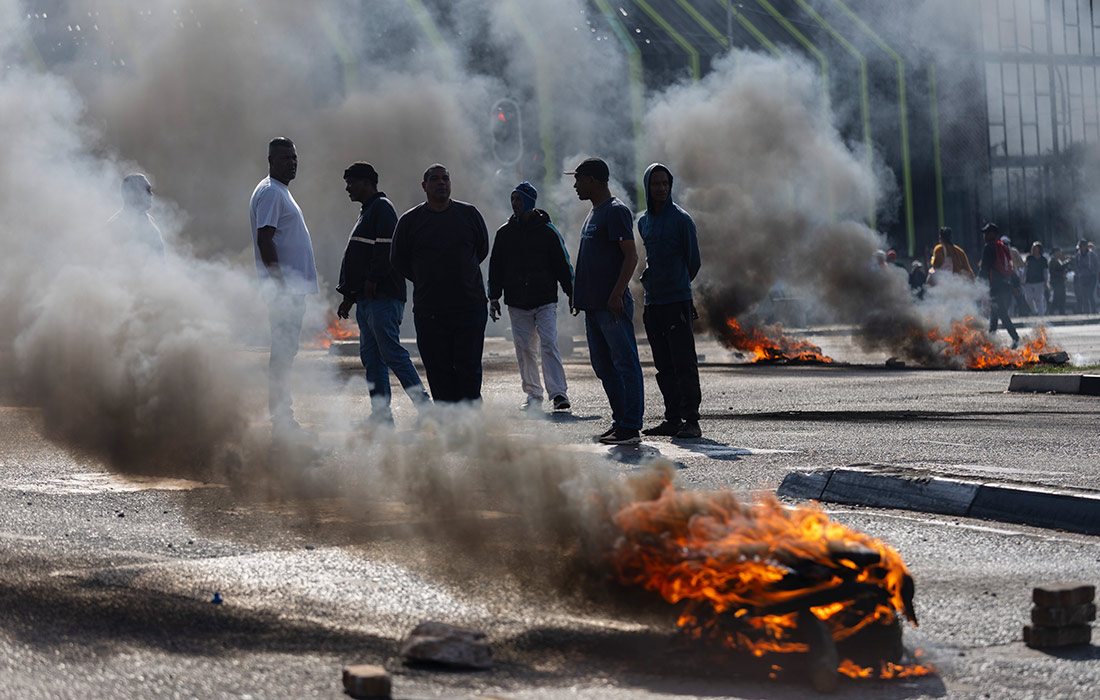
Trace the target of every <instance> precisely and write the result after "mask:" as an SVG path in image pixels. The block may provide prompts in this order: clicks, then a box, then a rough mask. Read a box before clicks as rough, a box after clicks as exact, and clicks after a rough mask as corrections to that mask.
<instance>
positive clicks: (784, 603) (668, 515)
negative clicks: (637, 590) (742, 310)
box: [611, 472, 933, 689]
mask: <svg viewBox="0 0 1100 700" xmlns="http://www.w3.org/2000/svg"><path fill="white" fill-rule="evenodd" d="M658 474H660V475H661V476H660V478H657V479H655V480H651V481H648V482H640V484H639V486H638V489H639V496H638V500H637V501H635V502H632V503H630V504H628V505H626V506H624V507H622V508H621V509H620V510H619V511H618V512H617V513H615V514H614V516H613V517H612V520H613V522H614V524H615V525H616V526H617V527H618V528H619V530H620V532H621V536H620V537H619V540H618V542H617V543H616V545H615V547H614V550H613V552H612V554H611V560H612V564H613V566H614V568H615V571H616V575H617V577H618V580H619V582H620V583H623V584H625V585H630V586H641V587H643V588H645V589H646V590H649V591H652V592H654V593H657V594H659V595H660V596H661V597H662V598H664V599H665V600H666V601H668V602H669V603H673V604H683V606H682V608H681V612H680V615H679V620H678V625H679V626H680V627H681V628H683V629H684V630H685V631H686V632H687V633H688V634H689V635H690V636H691V637H693V638H695V639H700V640H706V641H709V642H714V643H717V644H719V645H721V646H723V647H726V648H729V649H733V650H738V651H743V652H747V653H749V654H751V655H753V656H756V657H767V658H775V659H780V658H794V657H799V656H800V657H802V658H801V659H800V661H803V660H805V661H806V662H807V663H808V666H809V669H810V672H811V676H812V679H813V681H814V685H815V686H817V687H819V688H821V689H829V688H831V687H835V683H836V682H837V679H838V674H844V675H847V676H850V677H854V678H862V677H878V678H896V677H903V676H917V675H925V674H928V673H931V672H933V669H932V668H931V667H930V666H925V665H920V664H915V663H907V662H906V660H905V659H904V653H903V652H904V649H903V647H902V646H901V641H900V640H901V630H900V625H899V623H898V619H899V616H904V617H905V618H906V619H908V620H909V621H910V622H912V623H913V624H916V619H917V618H916V612H915V611H914V608H913V594H914V585H913V579H912V577H911V576H910V574H909V571H908V569H907V568H906V566H905V563H904V562H903V561H902V560H901V557H900V556H899V555H898V553H897V552H896V551H895V550H894V549H892V548H891V547H889V546H887V545H885V544H883V543H882V542H880V541H878V540H876V539H874V538H872V537H870V536H868V535H865V534H862V533H859V532H856V531H854V530H852V529H850V528H848V527H846V526H844V525H841V524H839V523H836V522H834V521H832V520H830V519H829V517H828V516H827V515H825V513H824V512H822V511H821V510H819V509H817V508H813V507H800V508H786V507H784V506H782V505H781V504H780V503H779V502H778V501H776V500H775V499H774V498H767V499H764V500H761V501H759V502H757V503H744V502H742V501H741V500H739V499H738V498H737V496H736V495H735V494H733V493H732V492H729V491H719V492H684V491H678V490H676V489H675V488H674V487H673V486H672V484H671V478H670V476H669V473H668V472H658ZM785 663H787V662H786V661H776V662H775V663H773V672H779V671H781V670H782V664H785Z"/></svg>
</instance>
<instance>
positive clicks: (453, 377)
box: [413, 304, 489, 403]
mask: <svg viewBox="0 0 1100 700" xmlns="http://www.w3.org/2000/svg"><path fill="white" fill-rule="evenodd" d="M488 320H489V309H488V307H487V306H486V305H485V304H482V305H481V306H479V307H478V308H476V309H472V310H470V311H457V312H444V313H423V312H414V313H413V322H414V323H415V324H416V347H417V349H418V350H420V359H421V360H422V361H423V362H424V373H425V374H427V375H428V385H429V386H431V388H432V398H434V399H435V400H436V401H437V402H442V403H457V402H459V401H475V402H476V401H480V400H481V351H482V350H483V349H484V347H485V323H486V322H487V321H488Z"/></svg>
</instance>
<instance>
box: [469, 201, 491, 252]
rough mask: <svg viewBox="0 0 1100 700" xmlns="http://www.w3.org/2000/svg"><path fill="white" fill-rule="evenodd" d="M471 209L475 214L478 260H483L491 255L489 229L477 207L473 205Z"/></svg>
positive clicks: (475, 240) (475, 242) (475, 247)
mask: <svg viewBox="0 0 1100 700" xmlns="http://www.w3.org/2000/svg"><path fill="white" fill-rule="evenodd" d="M470 209H471V210H472V211H473V215H474V217H473V218H474V229H475V231H474V250H475V251H476V252H477V261H478V262H481V261H483V260H485V258H487V257H489V229H488V228H487V227H486V226H485V219H484V218H482V216H481V212H479V211H478V210H477V207H475V206H471V207H470Z"/></svg>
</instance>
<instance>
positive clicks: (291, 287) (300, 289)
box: [249, 137, 319, 434]
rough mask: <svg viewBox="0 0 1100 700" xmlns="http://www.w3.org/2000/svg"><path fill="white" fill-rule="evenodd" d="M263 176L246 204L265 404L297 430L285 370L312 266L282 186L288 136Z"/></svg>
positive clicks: (305, 234) (311, 289)
mask: <svg viewBox="0 0 1100 700" xmlns="http://www.w3.org/2000/svg"><path fill="white" fill-rule="evenodd" d="M267 163H268V176H267V177H265V178H264V179H263V180H260V183H259V184H258V185H256V189H255V191H253V193H252V200H251V202H250V204H249V216H250V219H251V223H252V242H253V247H254V252H255V256H256V272H257V275H258V277H259V279H260V286H261V289H262V292H263V295H264V299H265V300H266V301H267V305H268V319H269V320H270V322H271V356H270V359H269V361H268V405H269V408H270V410H271V424H272V428H273V430H274V431H275V432H277V433H283V434H293V433H294V432H295V431H301V426H299V425H298V423H297V421H295V420H294V411H293V410H292V408H291V404H292V400H291V396H290V383H289V379H290V369H291V366H292V365H293V364H294V357H295V355H297V354H298V340H299V336H300V335H301V332H302V318H303V317H304V316H305V309H306V304H305V296H306V295H307V294H316V293H317V292H318V291H319V290H318V287H317V268H316V265H315V263H314V260H313V242H312V241H311V240H310V237H309V229H307V228H306V222H305V218H304V217H303V216H302V209H301V208H300V207H299V206H298V203H297V202H295V201H294V197H293V196H292V195H291V194H290V189H289V188H288V187H287V186H288V185H289V184H290V181H291V180H293V179H294V176H295V175H297V173H298V152H297V150H296V149H295V147H294V142H292V141H291V140H290V139H288V138H283V137H279V138H275V139H272V140H271V142H270V143H269V144H268V147H267Z"/></svg>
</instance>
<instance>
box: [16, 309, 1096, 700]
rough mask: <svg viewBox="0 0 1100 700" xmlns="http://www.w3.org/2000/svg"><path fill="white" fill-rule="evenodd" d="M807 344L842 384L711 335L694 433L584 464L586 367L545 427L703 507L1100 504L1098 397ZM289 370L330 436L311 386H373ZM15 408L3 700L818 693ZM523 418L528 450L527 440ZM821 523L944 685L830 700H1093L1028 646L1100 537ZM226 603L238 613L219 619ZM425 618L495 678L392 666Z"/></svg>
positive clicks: (322, 512)
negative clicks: (837, 474) (891, 591)
mask: <svg viewBox="0 0 1100 700" xmlns="http://www.w3.org/2000/svg"><path fill="white" fill-rule="evenodd" d="M1052 336H1053V339H1054V340H1055V342H1060V343H1061V344H1062V345H1063V347H1065V349H1066V350H1067V351H1069V352H1070V353H1071V354H1072V355H1074V356H1075V358H1077V360H1078V362H1086V363H1087V362H1095V361H1096V359H1097V356H1098V355H1100V327H1097V326H1072V327H1061V328H1058V329H1056V332H1053V333H1052ZM811 339H812V340H815V341H819V344H821V345H822V347H823V349H825V351H826V352H827V353H829V354H830V355H832V356H834V357H835V358H836V359H838V360H845V361H847V362H850V363H853V364H852V365H850V366H840V367H815V366H802V367H797V366H754V365H738V364H734V363H733V362H732V361H733V360H735V359H736V358H733V357H730V356H729V355H728V354H727V353H725V351H724V350H721V349H720V348H718V347H717V346H716V345H714V344H713V343H706V342H701V343H700V352H701V353H703V354H704V355H705V356H706V358H707V361H706V362H705V363H704V367H703V370H702V378H703V384H704V389H703V392H704V410H703V413H704V417H703V418H704V420H703V426H704V431H705V434H704V438H703V439H702V440H699V441H673V440H669V439H667V438H658V439H652V440H647V441H646V442H645V443H644V444H643V445H642V446H641V447H640V448H637V449H634V448H613V449H607V448H602V447H600V446H597V445H594V444H593V443H592V442H591V436H592V435H593V434H596V433H599V432H602V430H603V429H604V428H605V427H606V425H607V424H608V422H609V419H608V417H607V414H608V411H607V408H606V403H605V400H604V398H603V394H602V390H601V388H600V386H599V384H598V382H597V381H596V380H595V378H594V377H593V376H592V374H591V370H590V368H589V367H588V365H587V363H586V362H585V360H584V358H583V355H582V356H578V357H575V358H573V359H571V360H570V361H569V362H568V364H567V374H568V377H569V380H570V387H571V389H570V393H571V399H572V400H573V410H572V412H571V414H569V415H566V416H553V417H548V418H547V419H546V420H548V421H552V422H553V425H552V426H548V427H550V428H551V429H552V432H553V433H554V434H555V435H557V436H558V438H559V439H560V441H561V443H562V444H561V448H560V449H563V450H568V451H571V452H573V453H576V454H578V455H581V456H582V457H583V458H584V459H589V458H590V459H591V460H592V465H593V468H594V469H596V468H604V467H610V468H611V469H612V470H614V471H617V472H619V473H621V474H623V475H629V474H631V473H635V472H637V471H638V470H640V469H641V468H642V464H644V462H645V461H646V460H648V459H650V458H652V457H654V456H657V455H661V456H664V457H666V458H668V459H670V460H671V461H673V462H674V463H676V464H677V466H678V467H679V468H678V469H677V471H676V477H677V479H678V481H679V483H680V484H681V485H682V486H683V487H685V488H690V489H737V490H756V489H760V490H770V489H774V488H775V487H776V486H777V485H778V484H779V482H780V481H781V480H782V478H783V477H784V476H785V475H786V474H787V473H788V472H789V471H792V470H798V469H812V468H818V467H836V466H844V465H850V464H883V465H904V466H906V467H909V468H914V469H919V470H927V471H928V472H929V473H936V474H959V475H978V476H981V477H982V478H988V479H998V480H1007V481H1016V482H1020V483H1037V484H1050V485H1057V486H1061V487H1073V488H1082V489H1089V490H1097V491H1100V459H1098V458H1097V457H1098V456H1100V444H1098V441H1097V440H1096V425H1097V418H1098V417H1100V416H1098V414H1100V399H1096V398H1094V397H1081V396H1065V395H1020V394H1008V393H1007V392H1006V391H1005V390H1006V389H1007V384H1008V377H1009V374H1010V373H1009V372H950V371H939V370H923V369H904V370H887V369H885V368H884V367H883V366H882V362H883V360H884V359H885V358H884V357H878V356H875V355H870V354H867V353H863V352H862V351H859V350H858V349H856V348H855V347H854V346H853V345H852V344H851V343H850V340H849V339H848V338H846V337H844V336H838V335H827V336H826V335H822V336H820V337H813V336H811ZM251 356H252V357H253V359H254V361H255V362H263V361H265V360H266V356H264V355H263V354H262V353H259V352H253V353H251ZM297 368H298V374H297V386H296V394H295V396H296V404H297V406H298V411H299V416H300V418H302V419H303V422H306V423H308V422H310V421H311V419H312V420H316V421H320V420H321V417H322V416H324V415H325V413H326V407H327V405H328V402H329V399H330V396H329V395H328V394H327V393H326V392H327V391H328V389H326V388H325V387H329V386H330V384H328V383H325V382H319V381H316V379H317V378H319V377H332V376H336V377H340V378H343V379H346V380H347V381H358V369H357V366H356V360H355V359H354V358H337V357H333V356H331V355H329V354H327V353H325V352H322V351H303V353H302V354H301V355H300V358H299V362H298V365H297ZM485 368H486V375H485V392H484V393H485V395H486V397H487V406H486V409H485V410H486V411H499V412H500V413H501V414H502V415H505V414H506V415H509V416H511V415H514V414H515V412H514V407H515V406H516V405H518V403H519V402H520V400H521V399H522V393H521V391H520V390H519V386H518V377H517V375H516V372H515V369H514V358H513V357H512V355H511V346H510V344H509V343H507V341H504V340H503V339H490V340H489V341H488V342H487V345H486V363H485ZM646 373H647V384H646V389H647V400H646V405H647V408H646V410H647V424H652V423H654V422H656V421H657V420H659V418H660V399H659V396H658V395H657V392H656V385H655V382H654V381H653V379H652V368H651V367H647V368H646ZM364 393H365V392H364ZM262 399H263V397H262V396H259V397H257V402H258V405H262ZM5 403H7V404H11V405H6V406H4V407H0V438H2V440H3V442H2V444H3V449H2V451H0V510H2V512H3V513H4V518H3V520H2V525H0V597H2V598H3V605H0V650H2V652H0V674H2V675H0V696H3V697H13V698H15V697H19V698H146V697H167V698H174V697H180V698H191V697H196V698H242V697H252V698H276V697H279V698H282V697H294V698H339V697H343V694H342V691H341V688H340V669H341V667H342V666H343V665H346V664H352V663H381V664H382V665H384V666H386V668H387V669H389V670H390V671H391V672H392V673H393V674H394V689H395V690H394V696H395V697H399V698H420V697H447V698H463V697H506V698H532V699H533V698H557V697H581V698H636V697H645V698H693V697H698V698H718V697H730V698H753V699H755V698H812V697H820V696H819V695H818V694H817V693H815V692H814V691H812V690H810V689H809V688H807V687H806V686H805V685H804V683H803V681H802V680H801V678H800V677H799V672H798V671H797V669H796V668H795V664H788V667H789V670H788V672H786V673H784V674H781V675H780V677H779V678H778V679H776V680H768V679H767V678H766V673H765V672H764V671H762V670H761V667H760V665H759V664H757V663H755V662H753V661H752V660H751V659H746V658H744V657H741V656H734V655H730V654H724V653H718V652H714V651H712V650H706V649H701V648H699V647H696V646H693V645H691V644H687V643H685V642H684V640H683V639H682V638H681V637H680V636H679V635H678V634H677V633H676V632H675V630H674V618H675V615H674V612H673V610H672V608H671V607H670V606H669V607H667V608H666V606H664V604H663V603H661V604H659V605H653V604H651V603H645V602H642V601H641V599H636V598H635V597H634V596H632V595H631V594H629V593H623V594H622V600H619V601H617V602H616V604H608V603H607V601H606V600H604V601H590V602H586V601H585V600H584V599H583V598H578V597H577V596H562V597H560V598H557V599H555V598H547V597H540V598H538V599H532V598H531V597H529V596H527V595H525V591H524V590H523V586H522V585H521V584H519V583H517V582H516V581H512V580H508V579H504V578H498V577H491V578H490V577H487V578H486V580H484V581H477V582H476V584H473V585H472V584H471V583H470V581H468V580H465V579H463V580H448V578H447V577H446V576H444V575H441V574H440V573H439V567H438V566H433V565H432V564H433V563H435V562H438V561H439V560H441V559H446V558H448V557H461V556H462V554H461V552H454V551H448V550H447V549H446V548H445V547H442V546H441V545H437V544H425V543H423V542H420V541H416V540H410V539H409V538H408V537H406V536H403V535H402V534H401V530H400V528H388V527H386V523H384V522H380V523H379V527H377V528H374V529H368V530H366V531H363V530H360V531H358V532H356V533H355V534H354V535H352V534H349V532H348V531H347V530H346V529H345V528H342V527H341V526H340V518H339V514H338V512H335V511H333V512H332V513H331V514H328V513H327V511H326V508H328V507H329V504H326V503H313V504H311V505H310V507H309V508H305V509H304V508H302V507H301V504H296V503H294V502H293V501H292V499H290V500H288V499H285V498H284V499H281V500H278V501H265V500H264V499H262V498H254V499H247V500H241V499H239V498H237V497H235V496H234V495H233V493H232V492H231V490H230V489H228V488H225V487H223V486H221V485H219V484H201V483H197V482H188V481H183V480H176V481H173V480H169V481H164V480H151V479H150V480H134V479H130V478H124V477H120V476H118V475H114V474H111V473H110V472H109V471H108V470H106V469H105V468H104V467H103V466H102V465H100V464H97V463H96V462H94V461H93V460H89V459H87V458H84V457H80V456H74V455H71V454H69V453H67V452H66V451H64V450H62V449H60V448H58V447H56V446H54V445H52V444H51V443H49V442H48V441H47V440H45V439H44V438H42V437H41V435H40V429H39V428H40V426H39V423H40V416H39V415H38V412H37V411H36V410H35V409H33V408H30V407H27V406H20V405H16V404H17V402H13V401H6V402H5ZM361 405H362V406H363V410H364V411H365V410H366V407H365V406H366V404H365V402H364V403H362V404H361ZM395 411H396V414H397V421H398V428H399V429H401V430H410V429H411V426H412V416H411V408H410V407H409V405H408V401H407V400H406V399H405V398H404V397H395ZM507 420H512V418H508V419H507ZM515 420H516V423H515V426H516V427H515V431H516V432H517V433H522V432H523V431H524V430H525V426H527V425H530V423H529V422H527V421H524V420H522V419H518V418H517V419H515ZM321 439H322V443H326V442H328V443H331V444H339V442H340V440H341V439H342V438H341V436H340V435H337V434H322V438H321ZM828 510H829V512H830V513H831V514H832V515H833V516H834V517H835V518H836V519H838V520H840V521H841V522H844V523H846V524H848V525H851V526H853V527H856V528H858V529H861V530H864V531H866V532H869V533H870V534H872V535H874V536H876V537H879V538H881V539H883V540H884V541H886V542H888V543H889V544H891V545H892V546H894V547H895V548H897V549H898V551H899V552H900V553H901V554H902V556H903V558H904V559H905V560H906V562H907V564H908V566H909V567H910V569H911V571H912V573H913V575H914V577H915V580H916V586H917V589H916V590H917V594H916V607H917V612H918V615H919V616H920V626H919V627H916V628H913V627H911V626H907V627H906V629H905V643H906V646H907V647H909V648H911V649H915V648H921V649H923V650H924V653H925V657H924V658H926V659H927V660H928V661H929V662H931V663H933V664H935V666H936V667H937V669H938V670H939V672H938V674H936V675H934V676H931V677H927V678H918V679H903V680H895V681H870V682H855V681H851V682H848V681H846V682H844V683H843V684H842V686H841V689H840V691H839V692H838V695H839V696H842V697H854V698H938V697H951V698H1095V697H1100V647H1098V646H1097V645H1096V644H1093V645H1091V646H1086V647H1078V648H1074V649H1071V650H1064V651H1059V652H1055V653H1044V652H1039V651H1035V650H1030V649H1028V648H1026V647H1025V646H1024V645H1023V643H1022V633H1021V630H1022V627H1023V625H1024V624H1025V623H1026V622H1028V615H1029V610H1030V607H1031V602H1030V590H1031V587H1032V586H1034V585H1038V584H1041V583H1045V582H1050V581H1072V580H1085V581H1088V582H1091V583H1100V538H1096V537H1089V536H1083V535H1073V534H1067V533H1061V532H1057V531H1051V530H1043V529H1039V528H1029V527H1021V526H1009V525H1004V524H1000V523H995V522H986V521H977V520H968V519H964V518H953V517H943V516H933V515H925V514H921V513H911V512H900V511H883V510H875V509H866V508H854V507H845V508H829V509H828ZM304 513H308V516H309V517H307V516H306V515H304ZM415 516H416V514H415V513H409V512H407V511H405V510H402V509H400V508H396V509H395V510H393V512H392V513H390V515H389V517H390V518H391V519H392V521H393V522H395V523H399V522H400V521H401V520H402V519H408V518H412V517H415ZM364 532H366V533H367V535H366V536H365V535H364ZM214 591H219V592H220V593H221V595H222V596H224V598H225V602H224V603H223V604H221V605H214V604H211V603H210V602H209V600H210V598H211V596H212V595H213V592H214ZM425 619H440V620H444V621H448V622H453V623H459V624H468V625H473V626H477V627H480V628H482V629H484V630H485V631H486V632H488V634H489V636H490V641H491V642H492V643H493V644H494V648H495V651H496V656H497V659H498V662H499V664H498V667H497V668H496V669H495V670H493V671H490V672H478V673H454V672H439V671H432V670H425V669H419V668H409V667H405V666H403V665H402V664H401V662H400V659H399V657H398V654H397V646H398V641H399V640H400V639H401V638H402V637H403V635H404V634H405V633H406V632H407V631H408V630H409V629H411V628H412V627H413V626H414V625H415V624H416V623H418V622H420V621H423V620H425ZM780 663H783V662H782V661H781V662H780Z"/></svg>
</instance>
